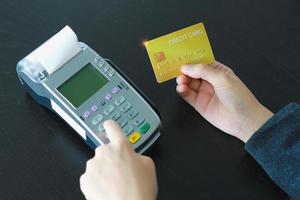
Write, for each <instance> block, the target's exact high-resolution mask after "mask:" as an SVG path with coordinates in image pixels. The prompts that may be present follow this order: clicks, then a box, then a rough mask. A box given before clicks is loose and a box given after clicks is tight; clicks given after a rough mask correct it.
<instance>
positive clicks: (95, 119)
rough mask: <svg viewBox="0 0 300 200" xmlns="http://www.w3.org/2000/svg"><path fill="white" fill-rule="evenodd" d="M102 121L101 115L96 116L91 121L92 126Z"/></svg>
mask: <svg viewBox="0 0 300 200" xmlns="http://www.w3.org/2000/svg"><path fill="white" fill-rule="evenodd" d="M102 119H103V116H102V115H101V114H98V115H96V116H95V117H94V118H93V120H92V124H94V125H96V124H98V123H99V122H101V120H102Z"/></svg>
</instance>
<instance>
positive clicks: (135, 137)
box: [129, 132, 141, 144]
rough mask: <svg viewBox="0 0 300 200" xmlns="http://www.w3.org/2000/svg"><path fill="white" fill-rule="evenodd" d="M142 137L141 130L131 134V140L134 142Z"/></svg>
mask: <svg viewBox="0 0 300 200" xmlns="http://www.w3.org/2000/svg"><path fill="white" fill-rule="evenodd" d="M140 138H141V135H140V133H139V132H135V133H133V134H132V135H130V136H129V141H130V142H131V143H132V144H134V143H136V142H137V141H138V140H139V139H140Z"/></svg>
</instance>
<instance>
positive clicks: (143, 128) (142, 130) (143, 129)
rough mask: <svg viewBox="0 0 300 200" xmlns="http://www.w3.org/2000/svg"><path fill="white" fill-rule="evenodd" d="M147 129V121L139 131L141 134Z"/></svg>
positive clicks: (148, 127) (148, 125)
mask: <svg viewBox="0 0 300 200" xmlns="http://www.w3.org/2000/svg"><path fill="white" fill-rule="evenodd" d="M149 129H150V124H149V123H145V124H144V125H143V126H142V127H141V129H140V131H141V133H142V134H145V133H146V132H147V131H148V130H149Z"/></svg>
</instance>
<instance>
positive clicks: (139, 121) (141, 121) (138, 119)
mask: <svg viewBox="0 0 300 200" xmlns="http://www.w3.org/2000/svg"><path fill="white" fill-rule="evenodd" d="M144 121H145V118H142V117H140V118H137V119H136V120H135V121H134V122H133V125H135V126H139V125H141V124H142V123H143V122H144Z"/></svg>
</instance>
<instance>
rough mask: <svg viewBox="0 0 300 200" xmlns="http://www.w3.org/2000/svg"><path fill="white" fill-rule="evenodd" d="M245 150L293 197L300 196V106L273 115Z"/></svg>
mask: <svg viewBox="0 0 300 200" xmlns="http://www.w3.org/2000/svg"><path fill="white" fill-rule="evenodd" d="M245 148H246V150H247V151H248V152H249V153H250V154H251V155H252V157H253V158H254V159H255V160H256V161H257V162H258V163H259V164H260V165H261V166H262V168H263V169H264V170H265V171H266V173H267V174H268V175H269V176H270V177H271V179H272V180H273V181H274V182H275V183H277V185H278V186H279V187H281V188H282V189H283V190H284V191H285V192H286V193H288V194H289V196H290V197H292V199H300V105H299V104H296V103H291V104H289V105H287V106H286V107H284V108H283V109H282V110H280V111H279V112H278V113H276V114H275V115H273V117H272V118H270V119H269V120H268V121H267V122H266V123H265V124H264V125H263V126H262V127H261V128H260V129H259V130H258V131H257V132H256V133H255V134H254V135H253V136H252V137H251V138H250V139H249V140H248V142H247V143H246V145H245Z"/></svg>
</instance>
